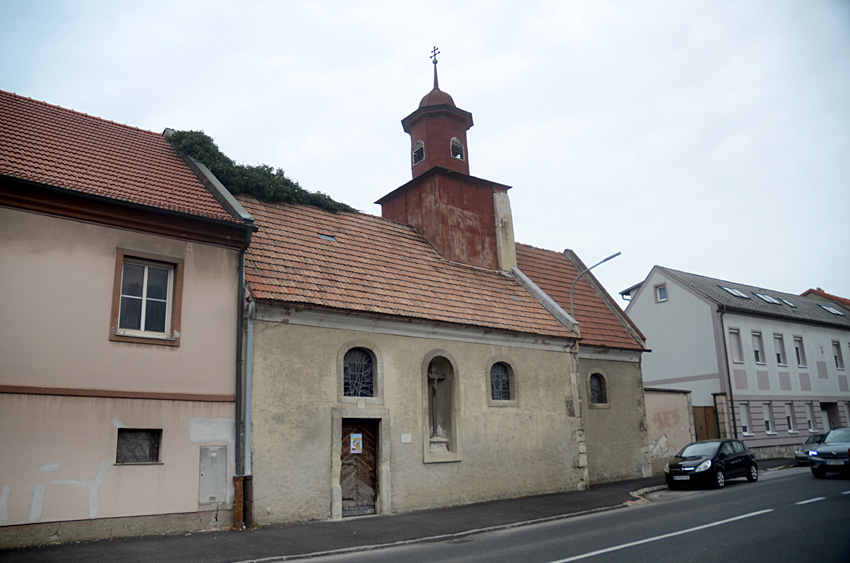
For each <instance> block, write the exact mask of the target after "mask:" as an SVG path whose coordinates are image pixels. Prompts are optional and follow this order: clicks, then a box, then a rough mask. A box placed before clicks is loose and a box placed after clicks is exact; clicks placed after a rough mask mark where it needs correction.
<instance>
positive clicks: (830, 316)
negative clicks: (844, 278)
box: [656, 266, 850, 328]
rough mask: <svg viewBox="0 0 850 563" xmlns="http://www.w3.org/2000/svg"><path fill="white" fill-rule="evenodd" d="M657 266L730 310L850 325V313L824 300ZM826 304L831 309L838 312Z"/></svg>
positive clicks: (804, 320) (795, 319)
mask: <svg viewBox="0 0 850 563" xmlns="http://www.w3.org/2000/svg"><path fill="white" fill-rule="evenodd" d="M656 268H657V269H658V270H660V271H662V272H665V273H666V274H667V275H669V276H670V277H672V278H674V279H677V280H679V281H680V282H682V283H683V284H685V285H686V286H688V287H690V288H691V289H693V290H694V291H696V292H697V293H699V294H701V295H703V296H704V297H706V298H708V299H710V300H711V301H713V302H715V303H717V304H718V305H721V306H723V307H724V308H726V309H727V310H733V311H739V312H743V313H750V314H755V315H766V316H771V317H782V318H785V319H789V320H794V321H802V322H813V323H821V324H830V325H838V326H843V327H847V328H850V315H848V313H847V312H846V311H843V310H841V309H840V308H837V307H831V306H830V305H829V304H826V303H824V302H823V301H818V300H816V299H811V298H808V297H802V296H800V295H795V294H793V293H783V292H780V291H774V290H772V289H765V288H761V287H758V286H754V285H746V284H742V283H737V282H730V281H725V280H720V279H716V278H709V277H706V276H700V275H697V274H689V273H687V272H681V271H678V270H672V269H670V268H663V267H661V266H656ZM724 288H728V289H724ZM729 290H732V291H731V292H730V291H729ZM739 294H740V295H739ZM825 307H829V308H831V309H832V310H833V311H836V312H837V314H836V313H834V312H831V311H829V310H828V309H827V308H825Z"/></svg>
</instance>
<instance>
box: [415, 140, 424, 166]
mask: <svg viewBox="0 0 850 563" xmlns="http://www.w3.org/2000/svg"><path fill="white" fill-rule="evenodd" d="M423 160H425V142H424V141H416V142H415V143H414V144H413V166H416V165H417V164H419V163H420V162H422V161H423Z"/></svg>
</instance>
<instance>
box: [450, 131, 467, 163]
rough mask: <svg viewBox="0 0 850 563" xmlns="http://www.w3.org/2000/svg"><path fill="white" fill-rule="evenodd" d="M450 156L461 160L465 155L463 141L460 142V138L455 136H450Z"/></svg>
mask: <svg viewBox="0 0 850 563" xmlns="http://www.w3.org/2000/svg"><path fill="white" fill-rule="evenodd" d="M451 146H452V158H456V159H458V160H463V159H464V158H466V155H465V153H464V150H463V143H461V142H460V139H458V138H457V137H452V142H451Z"/></svg>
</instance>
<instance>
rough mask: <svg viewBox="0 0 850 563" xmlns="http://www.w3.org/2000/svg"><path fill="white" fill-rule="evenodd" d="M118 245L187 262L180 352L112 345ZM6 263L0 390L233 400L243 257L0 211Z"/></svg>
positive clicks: (0, 250)
mask: <svg viewBox="0 0 850 563" xmlns="http://www.w3.org/2000/svg"><path fill="white" fill-rule="evenodd" d="M117 248H126V249H131V250H137V251H143V252H149V253H155V254H160V255H167V256H170V257H176V258H182V259H184V260H185V274H184V283H183V309H182V322H181V324H182V327H181V328H182V336H181V340H180V346H179V347H163V346H150V345H143V344H128V343H124V342H111V341H110V340H109V324H110V315H111V310H112V290H113V280H114V277H115V256H116V249H117ZM0 263H2V264H4V265H9V266H10V267H5V266H4V267H3V268H0V287H2V288H3V296H2V298H0V299H2V311H3V322H2V323H0V357H2V358H3V365H2V367H0V370H2V371H0V384H4V385H25V386H39V387H75V388H84V389H110V390H123V391H144V392H182V393H205V394H206V393H208V394H230V395H233V393H234V389H235V375H234V369H235V368H234V366H235V358H236V335H235V330H236V328H235V327H236V318H237V311H236V308H237V305H236V289H237V281H236V277H237V276H236V273H237V266H238V252H237V251H234V250H228V249H224V248H219V247H214V246H210V245H204V244H199V243H191V242H186V241H181V240H174V239H167V238H163V237H156V236H151V235H145V234H140V233H135V232H131V231H124V230H120V229H113V228H108V227H101V226H97V225H90V224H87V223H79V222H75V221H67V220H63V219H55V218H52V217H47V216H43V215H37V214H34V213H26V212H22V211H17V210H12V209H6V208H0ZM12 265H13V267H11V266H12ZM45 350H49V353H45Z"/></svg>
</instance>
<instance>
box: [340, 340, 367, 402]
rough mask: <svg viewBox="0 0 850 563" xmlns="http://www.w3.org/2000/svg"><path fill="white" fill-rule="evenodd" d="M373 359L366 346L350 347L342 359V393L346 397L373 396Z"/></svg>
mask: <svg viewBox="0 0 850 563" xmlns="http://www.w3.org/2000/svg"><path fill="white" fill-rule="evenodd" d="M374 366H375V359H374V358H373V357H372V353H371V352H370V351H369V350H367V349H366V348H352V349H351V350H349V351H348V352H346V353H345V359H344V360H343V375H342V377H343V383H342V385H343V395H345V396H346V397H374V396H375V377H374V372H375V370H374Z"/></svg>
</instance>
